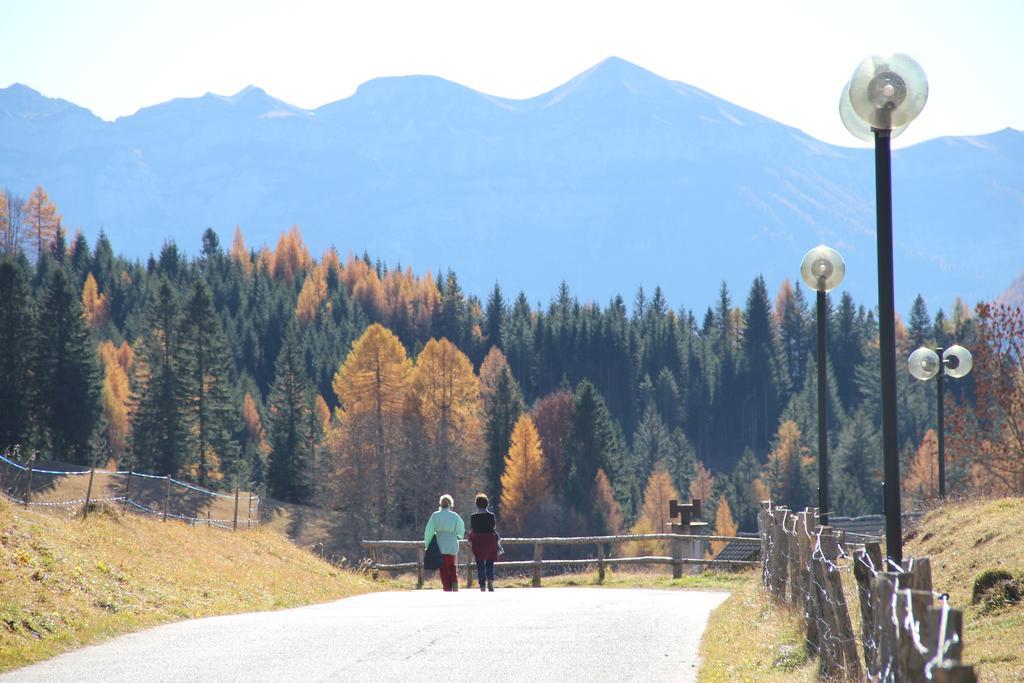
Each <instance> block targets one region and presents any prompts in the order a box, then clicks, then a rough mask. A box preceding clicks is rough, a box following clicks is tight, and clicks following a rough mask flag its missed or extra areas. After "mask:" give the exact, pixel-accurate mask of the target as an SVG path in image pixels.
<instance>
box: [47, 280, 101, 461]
mask: <svg viewBox="0 0 1024 683" xmlns="http://www.w3.org/2000/svg"><path fill="white" fill-rule="evenodd" d="M35 342H36V346H35V352H36V353H35V359H34V363H33V379H32V384H33V386H34V388H35V391H36V411H37V415H38V420H39V425H40V427H41V429H42V432H43V434H44V437H45V438H46V439H47V441H48V442H49V445H50V447H51V449H52V456H53V458H54V459H56V460H62V459H67V458H70V459H73V460H74V461H75V462H77V463H80V464H87V463H88V462H89V456H90V443H91V440H92V436H93V431H94V429H95V428H96V425H97V420H98V419H99V415H100V402H99V399H100V384H99V375H98V372H97V368H96V356H95V350H94V349H93V348H92V345H91V344H90V342H89V334H88V332H87V330H86V328H85V321H84V319H83V318H82V304H81V300H80V298H79V293H78V291H77V290H76V288H75V287H74V286H73V284H72V283H71V281H70V280H69V279H68V276H67V274H66V273H65V272H64V270H63V269H61V268H55V269H54V270H53V271H52V272H51V273H50V276H49V279H48V282H47V284H46V290H45V291H44V293H43V298H42V301H41V303H40V307H39V324H38V335H37V337H36V339H35Z"/></svg>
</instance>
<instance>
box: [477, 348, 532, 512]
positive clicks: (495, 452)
mask: <svg viewBox="0 0 1024 683" xmlns="http://www.w3.org/2000/svg"><path fill="white" fill-rule="evenodd" d="M524 410H525V408H524V406H523V398H522V395H521V393H520V391H519V386H518V385H517V384H516V380H515V378H514V377H513V376H512V371H511V370H510V369H509V367H508V365H507V364H504V365H503V366H502V367H501V369H500V370H499V371H498V378H497V382H496V383H495V386H494V393H493V394H492V395H490V396H487V397H485V399H484V428H485V434H484V437H485V439H486V441H487V483H486V486H487V491H488V492H490V495H491V498H492V499H494V500H496V501H497V500H503V498H502V496H501V490H502V489H501V486H502V476H501V473H502V472H503V471H504V469H505V456H506V455H507V454H508V449H509V446H510V445H511V443H512V430H513V429H515V427H516V423H517V421H518V420H519V417H520V415H522V414H523V411H524Z"/></svg>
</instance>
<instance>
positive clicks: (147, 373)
mask: <svg viewBox="0 0 1024 683" xmlns="http://www.w3.org/2000/svg"><path fill="white" fill-rule="evenodd" d="M181 316H182V313H181V305H180V303H179V302H178V296H177V294H176V293H175V287H174V286H173V285H172V284H171V283H170V282H169V281H168V280H167V279H166V278H162V277H160V278H159V284H158V286H157V290H156V294H155V297H154V299H153V300H152V301H151V302H150V305H149V313H148V315H147V328H146V332H145V334H144V336H143V338H142V345H141V353H140V358H139V361H140V363H139V368H138V370H137V371H136V377H137V385H136V390H135V392H134V394H133V398H132V403H133V405H134V411H133V412H134V418H133V421H132V446H133V449H134V451H135V455H136V465H137V466H138V467H139V468H141V469H148V470H149V471H155V472H160V473H163V474H169V475H171V476H176V475H178V473H179V472H180V470H181V467H182V464H183V462H184V458H185V456H186V454H189V453H193V452H195V449H194V441H193V432H192V424H191V420H190V418H191V409H190V408H191V407H190V394H189V377H190V368H189V366H188V364H187V357H186V356H183V354H182V344H183V339H182V325H181V323H182V317H181Z"/></svg>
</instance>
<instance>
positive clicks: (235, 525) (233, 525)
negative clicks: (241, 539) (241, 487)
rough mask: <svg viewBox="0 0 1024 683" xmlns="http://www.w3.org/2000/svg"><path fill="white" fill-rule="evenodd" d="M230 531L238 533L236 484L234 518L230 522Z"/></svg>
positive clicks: (236, 488)
mask: <svg viewBox="0 0 1024 683" xmlns="http://www.w3.org/2000/svg"><path fill="white" fill-rule="evenodd" d="M231 530H232V531H238V484H237V483H236V484H235V518H234V519H233V520H231Z"/></svg>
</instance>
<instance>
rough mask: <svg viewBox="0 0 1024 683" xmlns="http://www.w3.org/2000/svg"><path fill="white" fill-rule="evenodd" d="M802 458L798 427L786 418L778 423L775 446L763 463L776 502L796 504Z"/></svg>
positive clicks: (800, 484)
mask: <svg viewBox="0 0 1024 683" xmlns="http://www.w3.org/2000/svg"><path fill="white" fill-rule="evenodd" d="M803 459H804V448H803V447H802V446H801V445H800V428H799V427H797V425H796V422H793V421H792V420H786V421H785V422H783V423H782V424H781V425H779V431H778V434H777V435H776V445H775V448H773V449H772V451H771V453H769V454H768V463H767V464H766V465H765V477H764V478H765V479H766V480H767V481H766V483H767V484H768V488H769V491H770V492H771V497H772V499H773V500H774V501H775V503H776V504H779V505H787V504H791V505H795V504H796V503H795V501H796V500H797V498H798V496H799V494H800V490H801V487H802V477H801V466H802V464H803Z"/></svg>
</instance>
